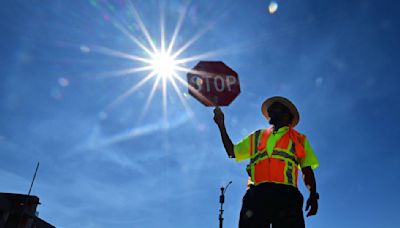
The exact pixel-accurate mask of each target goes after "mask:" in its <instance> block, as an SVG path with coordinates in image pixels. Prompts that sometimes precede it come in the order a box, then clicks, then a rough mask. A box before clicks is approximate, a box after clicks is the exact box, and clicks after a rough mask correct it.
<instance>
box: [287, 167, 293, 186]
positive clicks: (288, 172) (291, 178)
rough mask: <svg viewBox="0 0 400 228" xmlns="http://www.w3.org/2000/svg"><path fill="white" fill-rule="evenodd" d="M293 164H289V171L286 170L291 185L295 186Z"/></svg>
mask: <svg viewBox="0 0 400 228" xmlns="http://www.w3.org/2000/svg"><path fill="white" fill-rule="evenodd" d="M292 172H293V164H292V163H290V162H287V169H286V177H287V181H288V183H289V184H291V185H293V175H292Z"/></svg>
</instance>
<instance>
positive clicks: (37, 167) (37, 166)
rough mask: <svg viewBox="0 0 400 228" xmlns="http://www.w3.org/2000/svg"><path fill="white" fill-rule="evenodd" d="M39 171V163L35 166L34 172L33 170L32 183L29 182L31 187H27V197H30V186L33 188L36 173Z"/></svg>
mask: <svg viewBox="0 0 400 228" xmlns="http://www.w3.org/2000/svg"><path fill="white" fill-rule="evenodd" d="M38 169H39V162H38V163H37V165H36V170H35V174H33V178H32V182H31V186H30V187H29V191H28V197H29V196H30V195H31V191H32V186H33V182H35V179H36V173H37V171H38Z"/></svg>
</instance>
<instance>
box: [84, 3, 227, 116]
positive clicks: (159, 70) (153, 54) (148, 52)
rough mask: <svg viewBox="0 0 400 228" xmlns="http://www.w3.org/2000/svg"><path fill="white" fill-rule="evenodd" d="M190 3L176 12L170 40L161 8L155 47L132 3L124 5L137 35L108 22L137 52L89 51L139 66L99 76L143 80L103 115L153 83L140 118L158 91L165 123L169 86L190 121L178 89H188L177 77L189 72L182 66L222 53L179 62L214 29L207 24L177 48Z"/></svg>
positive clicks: (101, 48)
mask: <svg viewBox="0 0 400 228" xmlns="http://www.w3.org/2000/svg"><path fill="white" fill-rule="evenodd" d="M189 3H190V1H188V2H186V3H185V4H184V6H183V7H182V8H181V10H180V11H179V15H178V19H177V21H176V24H175V27H174V29H173V32H172V35H171V36H170V38H169V39H167V37H168V34H167V32H166V26H165V24H166V23H165V10H164V7H163V5H160V16H159V18H160V20H159V35H158V36H159V38H160V40H159V42H158V43H156V42H155V41H154V40H155V39H154V37H152V36H151V34H150V32H149V29H148V27H146V25H145V23H144V21H143V20H142V16H141V15H140V11H139V10H138V9H137V8H136V7H135V5H134V4H133V3H132V2H131V1H127V2H126V7H127V9H128V10H129V12H130V15H131V16H132V17H133V19H134V20H135V22H136V24H137V25H138V30H139V31H140V34H135V33H133V32H131V31H130V30H129V29H128V26H127V23H124V21H122V20H117V19H116V18H117V17H115V18H113V17H111V18H110V20H111V21H112V23H113V25H114V26H115V28H117V29H118V30H119V32H120V33H121V34H122V35H124V37H125V38H127V40H129V41H132V43H133V44H134V45H135V46H136V47H137V49H136V51H133V52H132V53H130V52H124V51H120V50H116V49H113V48H111V47H105V46H93V47H91V51H93V52H97V53H101V54H105V55H108V56H112V57H117V58H122V59H127V60H129V61H133V62H135V63H139V64H140V65H141V66H138V67H133V68H127V69H120V70H116V71H113V72H103V73H101V74H100V75H101V76H110V77H116V76H128V75H136V76H137V75H139V76H141V77H142V79H141V80H139V81H138V82H137V83H135V84H133V85H131V86H130V88H128V89H127V90H126V91H125V92H123V93H122V94H121V95H119V96H117V98H116V99H115V100H113V101H112V102H111V103H110V104H109V105H108V106H107V107H106V111H109V110H110V109H112V108H114V107H115V106H116V105H118V104H120V103H121V102H122V101H123V100H124V99H126V98H127V97H129V96H131V95H132V94H133V93H135V92H137V91H138V90H140V89H141V88H142V87H143V86H144V85H145V84H147V83H148V82H150V81H153V82H154V83H153V85H152V86H151V89H150V91H149V95H148V96H147V99H146V101H145V103H144V104H143V109H142V114H141V116H142V117H143V116H145V114H146V112H147V111H148V109H149V107H150V105H151V103H152V101H153V98H154V95H155V93H156V91H157V88H161V95H162V111H163V116H164V120H165V121H168V119H167V112H168V104H167V100H168V99H167V96H168V92H169V91H168V87H169V85H170V86H171V87H172V90H171V91H174V92H175V93H176V95H177V96H178V98H179V101H180V103H181V104H182V106H183V107H184V109H185V110H186V112H187V114H188V115H189V116H191V117H193V112H192V111H191V108H190V106H189V105H188V103H187V100H186V99H185V96H184V92H183V91H182V90H181V87H180V86H179V85H181V86H182V87H185V88H187V87H188V84H187V83H186V81H185V80H184V79H182V76H181V75H180V74H182V73H186V72H188V71H190V69H189V68H186V67H185V64H187V63H190V62H194V61H198V60H200V59H203V58H209V57H212V56H216V55H217V54H219V53H220V51H221V50H217V51H210V52H205V53H200V54H196V55H192V56H189V57H185V58H180V56H182V54H183V53H184V52H186V51H187V50H188V49H189V48H190V47H191V46H192V45H193V44H194V43H195V42H196V41H198V40H199V39H200V38H201V37H202V36H203V35H204V34H206V32H207V31H208V30H210V29H211V28H212V27H213V26H214V25H215V22H214V23H210V24H209V25H208V26H205V28H204V29H202V30H200V31H198V32H197V33H195V34H194V35H193V36H192V37H189V38H188V39H187V40H186V42H183V45H181V46H178V45H177V39H178V37H179V34H180V32H181V30H182V29H183V28H184V22H185V18H186V16H187V14H188V8H189ZM174 50H176V51H174ZM137 53H142V55H139V54H137ZM186 56H187V55H186ZM146 72H147V73H146ZM153 78H155V80H150V79H153ZM178 83H179V84H178ZM139 119H141V118H139Z"/></svg>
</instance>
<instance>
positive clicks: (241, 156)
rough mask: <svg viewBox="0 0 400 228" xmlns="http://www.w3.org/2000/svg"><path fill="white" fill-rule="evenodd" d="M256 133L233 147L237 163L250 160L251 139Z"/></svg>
mask: <svg viewBox="0 0 400 228" xmlns="http://www.w3.org/2000/svg"><path fill="white" fill-rule="evenodd" d="M253 134H254V133H252V134H250V135H248V136H246V137H245V138H243V139H242V140H240V141H239V142H238V143H237V144H235V145H234V146H233V151H234V153H235V160H236V161H237V162H240V161H243V160H246V159H249V158H250V147H251V145H250V138H251V137H252V135H253Z"/></svg>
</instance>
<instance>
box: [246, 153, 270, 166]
mask: <svg viewBox="0 0 400 228" xmlns="http://www.w3.org/2000/svg"><path fill="white" fill-rule="evenodd" d="M267 156H268V153H267V151H264V152H262V153H257V154H256V156H254V157H253V158H251V159H250V164H254V163H256V162H257V161H258V160H260V159H262V158H264V157H267Z"/></svg>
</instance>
